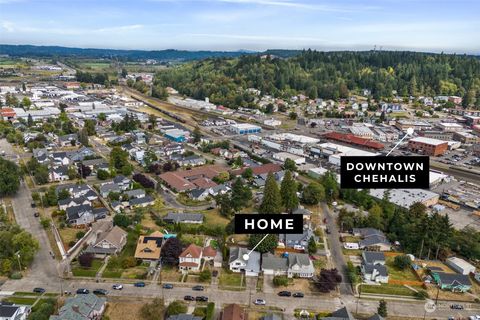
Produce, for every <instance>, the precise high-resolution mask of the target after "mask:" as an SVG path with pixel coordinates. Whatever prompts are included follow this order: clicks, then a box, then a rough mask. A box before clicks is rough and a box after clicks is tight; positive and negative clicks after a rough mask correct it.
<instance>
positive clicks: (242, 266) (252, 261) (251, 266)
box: [228, 247, 260, 277]
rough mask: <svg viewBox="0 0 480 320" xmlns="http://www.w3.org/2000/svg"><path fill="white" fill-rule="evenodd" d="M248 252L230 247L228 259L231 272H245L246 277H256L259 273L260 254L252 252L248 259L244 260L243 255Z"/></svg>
mask: <svg viewBox="0 0 480 320" xmlns="http://www.w3.org/2000/svg"><path fill="white" fill-rule="evenodd" d="M249 252H250V250H248V249H247V248H240V247H231V248H230V258H229V259H228V265H229V269H230V270H231V271H233V272H242V271H243V272H245V275H246V276H247V277H256V276H258V274H259V273H260V253H259V252H257V251H252V252H251V253H250V255H249V259H248V260H245V259H244V255H247V254H248V253H249Z"/></svg>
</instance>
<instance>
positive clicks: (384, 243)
mask: <svg viewBox="0 0 480 320" xmlns="http://www.w3.org/2000/svg"><path fill="white" fill-rule="evenodd" d="M353 235H354V236H360V237H362V240H360V241H359V243H358V246H359V247H360V249H368V250H375V251H390V250H391V249H392V244H391V243H390V241H388V239H387V237H386V236H385V234H384V233H383V232H382V231H380V230H378V229H374V228H353Z"/></svg>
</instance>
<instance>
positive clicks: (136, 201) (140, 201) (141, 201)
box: [128, 195, 153, 206]
mask: <svg viewBox="0 0 480 320" xmlns="http://www.w3.org/2000/svg"><path fill="white" fill-rule="evenodd" d="M150 202H153V198H152V197H151V196H148V195H147V196H145V197H143V198H133V199H130V200H129V201H128V203H129V204H130V205H131V206H136V205H139V204H144V203H150Z"/></svg>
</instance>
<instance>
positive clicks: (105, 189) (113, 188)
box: [100, 182, 120, 194]
mask: <svg viewBox="0 0 480 320" xmlns="http://www.w3.org/2000/svg"><path fill="white" fill-rule="evenodd" d="M110 192H120V186H119V185H118V184H116V183H111V182H109V183H105V184H103V185H101V186H100V193H102V194H104V193H110Z"/></svg>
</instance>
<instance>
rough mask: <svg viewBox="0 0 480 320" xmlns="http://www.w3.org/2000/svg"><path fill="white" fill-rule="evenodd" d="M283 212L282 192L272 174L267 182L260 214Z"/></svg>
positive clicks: (259, 209)
mask: <svg viewBox="0 0 480 320" xmlns="http://www.w3.org/2000/svg"><path fill="white" fill-rule="evenodd" d="M281 212H282V198H281V197H280V190H278V185H277V182H276V181H275V177H274V176H273V174H272V173H271V172H270V173H269V174H268V176H267V180H266V181H265V189H264V190H263V200H262V203H261V204H260V207H259V208H258V213H265V214H276V213H281Z"/></svg>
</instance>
